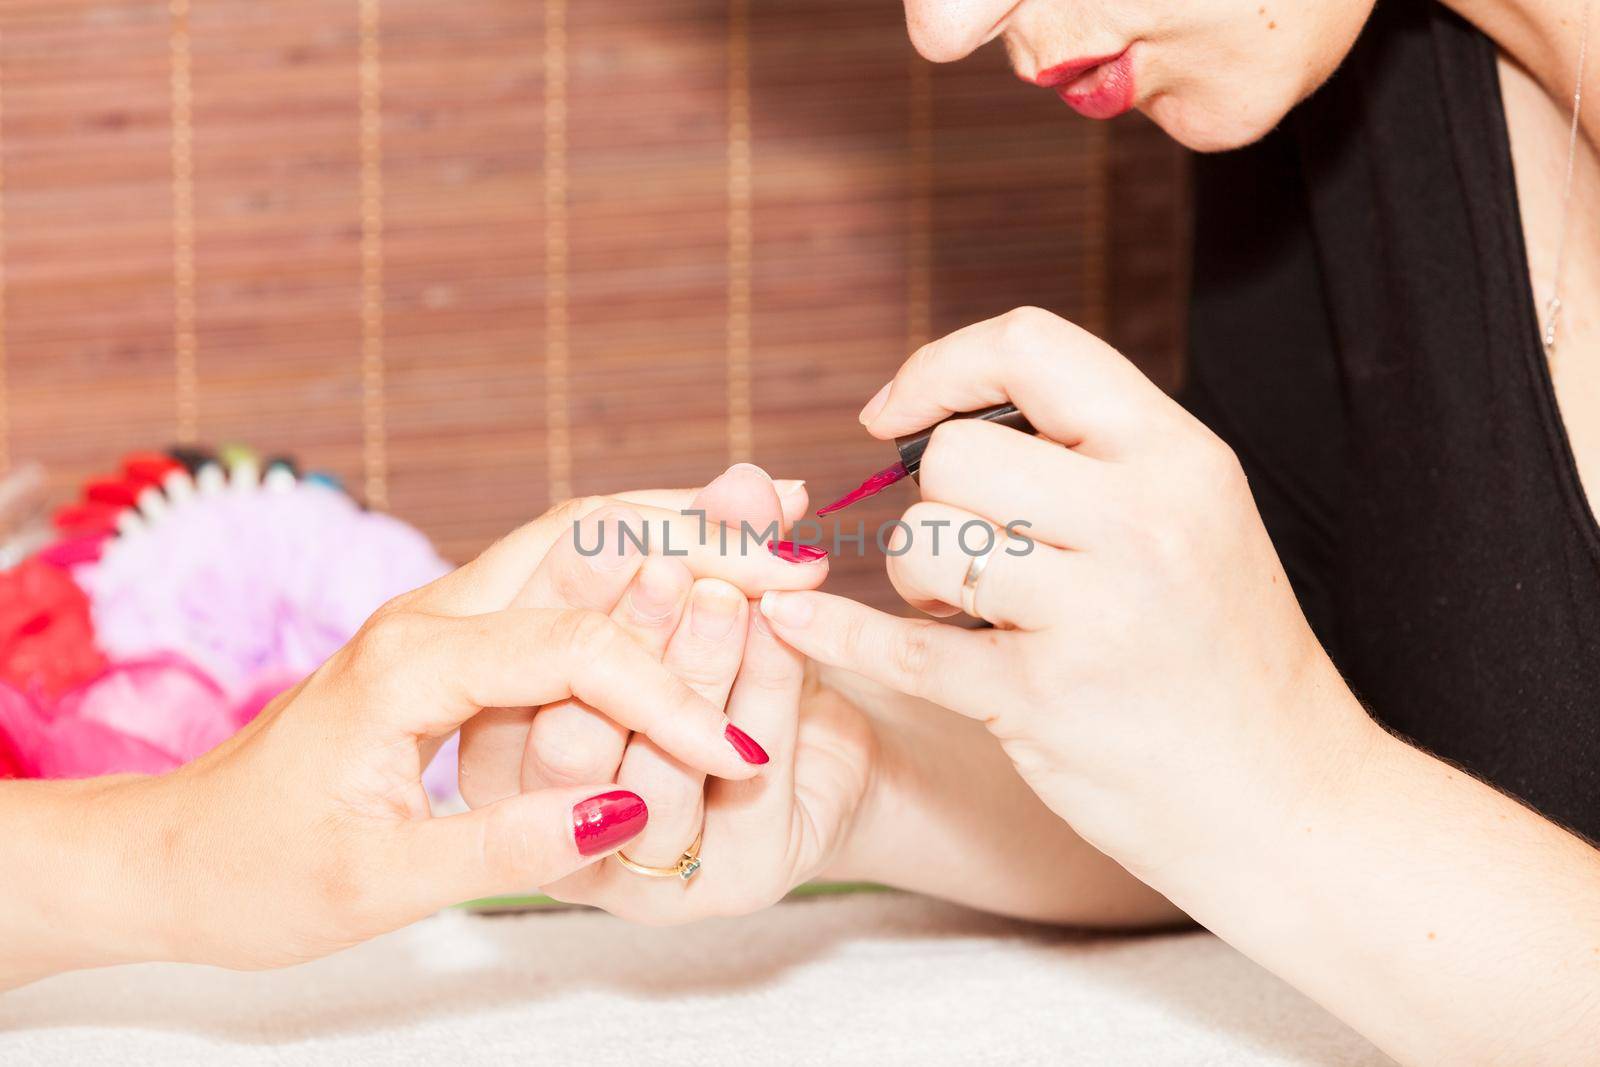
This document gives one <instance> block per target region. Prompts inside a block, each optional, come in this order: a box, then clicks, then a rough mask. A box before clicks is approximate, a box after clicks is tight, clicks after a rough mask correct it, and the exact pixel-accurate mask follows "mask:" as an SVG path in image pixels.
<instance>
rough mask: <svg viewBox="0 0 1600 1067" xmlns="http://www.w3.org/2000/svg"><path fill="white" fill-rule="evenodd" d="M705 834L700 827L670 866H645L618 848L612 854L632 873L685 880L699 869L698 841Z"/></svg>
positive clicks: (649, 876)
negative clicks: (692, 840) (691, 841)
mask: <svg viewBox="0 0 1600 1067" xmlns="http://www.w3.org/2000/svg"><path fill="white" fill-rule="evenodd" d="M705 836H706V832H705V829H704V828H703V827H702V828H701V830H700V832H699V833H698V834H695V835H694V842H693V843H692V844H690V846H689V847H688V848H686V849H684V850H683V855H681V856H679V857H678V862H677V863H674V864H673V865H672V866H670V867H647V866H645V865H644V864H642V863H638V862H635V861H634V860H630V859H629V858H628V857H627V856H625V855H623V854H622V852H621V851H620V850H619V851H617V852H615V853H613V855H615V856H616V858H617V862H618V863H620V864H622V865H623V866H624V867H626V868H627V869H628V870H630V871H632V872H633V873H634V874H642V875H644V876H645V877H646V878H682V879H683V880H684V881H685V882H687V881H688V880H689V879H691V878H693V877H694V872H695V871H698V870H699V869H700V842H701V841H702V840H704V838H705Z"/></svg>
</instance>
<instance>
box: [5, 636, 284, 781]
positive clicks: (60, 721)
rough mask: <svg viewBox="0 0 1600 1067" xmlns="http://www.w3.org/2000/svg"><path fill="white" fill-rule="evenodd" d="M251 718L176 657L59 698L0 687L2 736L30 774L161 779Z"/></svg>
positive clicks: (125, 670)
mask: <svg viewBox="0 0 1600 1067" xmlns="http://www.w3.org/2000/svg"><path fill="white" fill-rule="evenodd" d="M248 714H253V711H251V712H249V713H248ZM248 714H247V713H245V712H242V711H241V710H239V709H238V708H237V707H236V706H235V705H234V704H233V702H232V701H230V700H229V699H228V697H227V695H226V694H225V693H224V692H223V691H222V687H221V686H219V685H217V683H216V682H214V681H212V680H211V679H210V678H208V677H206V675H205V674H204V673H203V672H202V671H201V670H200V669H199V668H197V667H195V666H194V665H193V664H191V663H189V662H188V661H187V660H184V659H182V658H181V657H178V656H172V655H165V656H159V657H154V658H151V659H149V660H144V661H137V662H132V663H121V664H116V665H113V666H111V667H109V668H107V669H106V670H105V671H104V672H102V673H101V674H100V675H99V676H98V677H96V678H94V679H93V680H92V681H89V682H87V683H85V684H83V685H80V686H78V687H77V688H75V689H72V690H70V691H68V692H67V693H64V694H63V695H62V696H61V697H60V699H58V700H55V701H49V700H47V699H46V700H40V699H36V698H35V697H33V696H29V695H28V694H26V693H24V692H22V691H21V690H19V689H17V688H16V687H14V686H11V685H6V684H0V734H3V735H5V736H7V737H9V738H10V739H11V741H12V744H13V748H14V750H15V754H16V761H17V764H18V768H19V772H25V773H26V776H28V777H38V778H89V777H93V776H94V775H98V774H120V773H134V774H161V773H164V772H166V771H170V770H172V769H173V768H174V767H176V766H178V765H179V764H182V763H186V762H187V761H189V760H191V759H193V758H194V757H196V756H198V755H201V754H202V753H204V752H206V751H208V750H210V749H211V748H213V747H215V746H216V745H218V744H219V743H221V742H222V741H225V740H227V739H228V738H229V737H231V736H233V734H234V733H235V731H237V730H238V729H239V727H241V726H243V725H244V724H245V722H247V721H249V720H248ZM18 776H19V777H20V776H22V774H21V773H19V775H18Z"/></svg>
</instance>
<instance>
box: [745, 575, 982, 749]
mask: <svg viewBox="0 0 1600 1067" xmlns="http://www.w3.org/2000/svg"><path fill="white" fill-rule="evenodd" d="M760 610H761V614H762V615H763V616H764V617H765V618H766V620H767V622H768V623H769V624H770V625H771V627H772V629H773V631H774V632H776V633H777V635H778V636H779V637H781V638H783V640H784V641H785V642H786V643H788V644H789V645H791V646H792V647H794V648H796V649H798V650H799V651H801V652H803V653H805V654H806V655H807V656H810V657H811V658H812V659H814V660H816V661H817V662H819V663H826V664H828V665H829V666H833V667H841V668H843V669H844V670H847V671H852V672H854V673H856V674H859V675H862V676H863V677H866V678H871V679H872V680H873V681H876V682H880V683H882V684H883V685H886V686H888V687H889V688H891V689H896V690H899V691H900V692H902V693H909V694H910V695H912V696H918V697H922V698H923V699H925V700H928V701H931V702H933V703H935V704H939V705H941V706H943V707H947V708H950V709H951V710H952V711H958V712H960V713H961V714H963V715H968V716H971V717H973V718H983V717H985V716H986V715H989V714H990V713H991V712H992V710H993V705H994V700H995V696H994V694H995V685H996V682H997V679H996V677H995V674H994V672H995V671H997V670H999V669H1000V666H999V664H998V662H995V660H994V656H995V652H996V651H997V645H998V643H999V640H1000V638H1001V634H1000V632H999V631H996V630H964V629H962V628H960V627H959V626H951V625H949V624H948V623H941V622H931V621H929V620H927V619H902V618H899V617H898V616H895V615H889V614H887V613H885V612H882V611H878V610H877V609H875V608H869V607H867V606H866V605H865V604H858V603H856V602H855V601H854V600H850V599H848V598H847V597H842V596H833V595H832V594H829V593H817V592H808V591H797V592H781V593H780V592H768V593H765V594H763V595H762V597H761V607H760Z"/></svg>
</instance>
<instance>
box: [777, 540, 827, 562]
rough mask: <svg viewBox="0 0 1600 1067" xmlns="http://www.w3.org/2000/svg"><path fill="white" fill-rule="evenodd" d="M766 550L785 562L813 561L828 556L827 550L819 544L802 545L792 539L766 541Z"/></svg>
mask: <svg viewBox="0 0 1600 1067" xmlns="http://www.w3.org/2000/svg"><path fill="white" fill-rule="evenodd" d="M767 551H768V552H771V553H772V554H773V555H774V556H777V557H778V558H779V559H781V560H783V561H784V562H786V563H815V562H816V561H817V560H819V559H827V558H828V550H827V549H825V548H822V547H821V546H819V545H802V544H797V543H795V542H794V541H768V542H767Z"/></svg>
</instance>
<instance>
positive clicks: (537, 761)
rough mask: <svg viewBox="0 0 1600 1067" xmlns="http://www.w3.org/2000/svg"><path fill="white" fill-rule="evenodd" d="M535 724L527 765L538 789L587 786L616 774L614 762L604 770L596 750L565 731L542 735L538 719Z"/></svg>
mask: <svg viewBox="0 0 1600 1067" xmlns="http://www.w3.org/2000/svg"><path fill="white" fill-rule="evenodd" d="M534 723H535V728H534V729H533V731H532V732H531V733H530V734H529V735H528V762H529V764H530V767H529V770H530V771H531V772H532V774H533V777H535V778H536V779H537V780H538V781H539V783H540V784H541V785H587V784H589V783H591V782H603V781H608V780H610V778H611V777H612V775H613V774H615V773H616V766H615V763H614V761H613V763H612V765H611V766H607V765H606V764H607V760H606V759H605V757H604V756H603V755H602V754H601V753H600V751H599V750H598V746H596V745H592V744H587V743H585V742H584V740H583V738H582V737H578V736H574V734H573V732H572V731H568V730H562V731H559V732H552V731H544V732H543V733H541V732H540V731H539V729H538V726H537V724H538V719H537V718H536V719H535V720H534Z"/></svg>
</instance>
